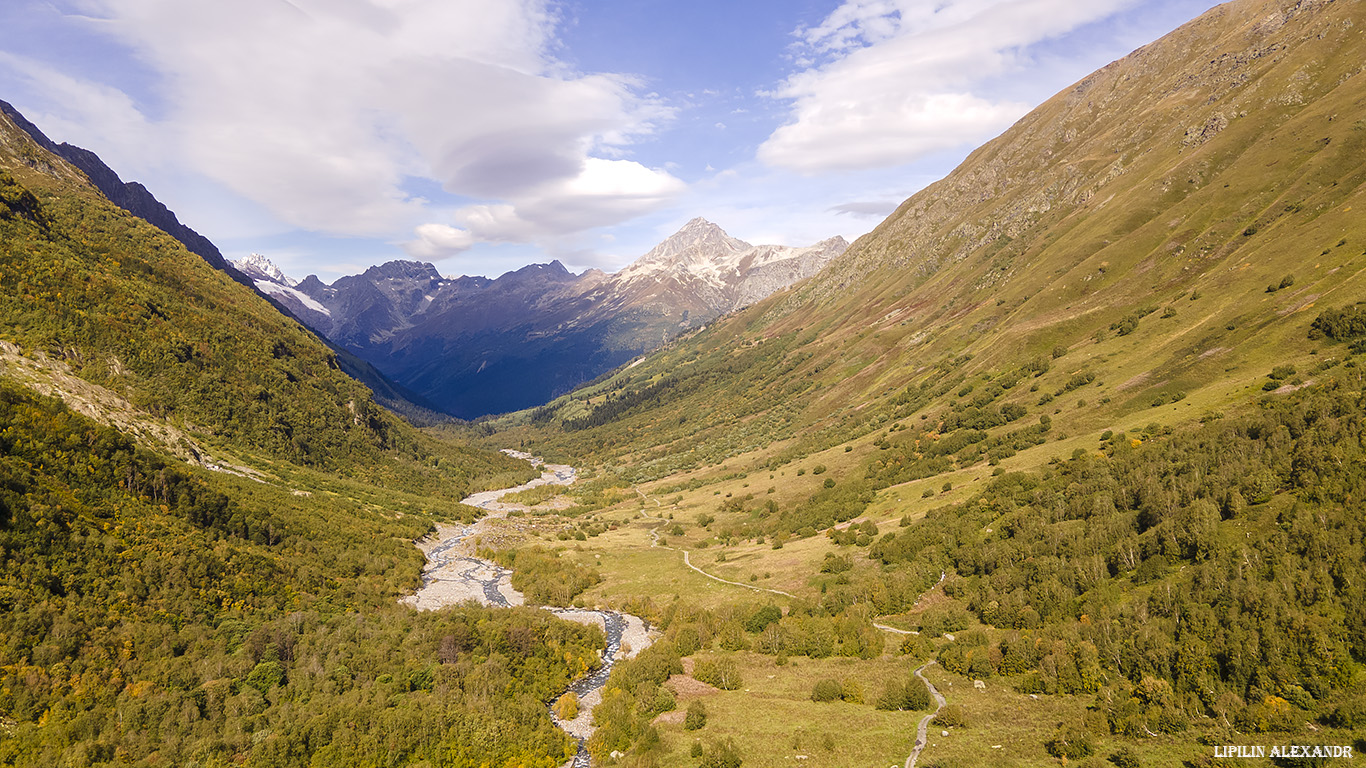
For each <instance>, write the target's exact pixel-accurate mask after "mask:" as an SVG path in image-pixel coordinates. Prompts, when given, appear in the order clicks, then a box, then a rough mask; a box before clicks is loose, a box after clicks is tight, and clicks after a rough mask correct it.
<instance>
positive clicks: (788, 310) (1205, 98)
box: [551, 2, 1366, 449]
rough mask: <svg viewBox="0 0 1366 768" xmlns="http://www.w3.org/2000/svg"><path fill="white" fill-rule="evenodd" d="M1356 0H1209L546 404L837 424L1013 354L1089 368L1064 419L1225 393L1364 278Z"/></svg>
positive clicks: (1049, 376)
mask: <svg viewBox="0 0 1366 768" xmlns="http://www.w3.org/2000/svg"><path fill="white" fill-rule="evenodd" d="M1360 7H1361V6H1360V4H1359V3H1302V4H1299V5H1296V6H1293V7H1287V8H1285V9H1282V8H1281V7H1280V6H1279V5H1277V4H1276V3H1249V2H1245V3H1237V4H1233V5H1230V6H1220V7H1219V8H1216V9H1214V10H1213V11H1211V12H1209V13H1207V14H1206V15H1204V16H1202V17H1201V18H1200V19H1198V20H1197V21H1195V22H1192V23H1191V24H1189V25H1187V26H1185V27H1182V28H1181V29H1180V30H1178V31H1176V32H1173V33H1172V34H1170V35H1168V36H1167V37H1165V38H1163V39H1162V40H1160V41H1158V42H1155V43H1153V44H1151V45H1149V46H1146V47H1144V48H1141V49H1139V50H1138V51H1136V52H1134V53H1133V54H1131V55H1130V56H1128V57H1126V58H1124V59H1122V60H1119V61H1116V62H1114V63H1112V64H1110V65H1108V66H1107V67H1105V68H1103V69H1101V70H1099V71H1097V72H1095V73H1094V74H1092V75H1090V76H1088V77H1087V78H1085V79H1083V80H1082V81H1080V82H1078V83H1076V84H1075V85H1073V86H1072V87H1070V88H1068V89H1066V90H1064V91H1063V92H1061V93H1059V94H1058V95H1056V96H1055V97H1053V98H1052V99H1050V100H1048V101H1047V102H1046V103H1044V104H1043V105H1041V106H1040V107H1038V108H1037V109H1035V110H1034V111H1033V112H1031V113H1030V114H1029V115H1027V116H1025V117H1024V118H1022V119H1021V120H1020V121H1019V122H1018V123H1017V124H1016V125H1014V126H1013V127H1012V128H1010V129H1009V130H1008V131H1006V132H1005V133H1004V134H1003V135H1001V136H1000V137H998V138H997V139H995V140H993V141H991V142H989V143H987V144H986V145H984V146H983V147H981V148H980V149H978V150H977V151H975V152H973V153H972V154H971V155H970V156H969V157H968V158H967V160H966V161H964V163H963V164H962V165H960V166H959V167H958V168H957V169H955V170H954V171H953V172H952V173H950V174H949V175H948V176H947V177H946V178H944V179H943V180H941V181H938V182H936V183H934V184H932V185H930V186H929V187H927V188H926V189H925V190H923V191H922V192H920V193H918V194H916V195H915V196H913V197H911V198H910V199H909V200H907V201H906V202H904V203H903V204H902V205H901V206H900V208H899V209H898V210H897V211H896V212H895V213H894V214H892V215H891V216H890V217H889V218H888V219H887V220H886V221H884V222H883V223H882V224H880V225H879V226H878V227H877V228H876V229H875V230H874V231H873V232H871V233H870V234H868V235H866V236H864V237H862V238H860V239H859V240H858V241H857V242H855V243H854V244H853V245H852V246H850V247H849V248H848V250H846V251H845V252H844V253H843V255H841V256H840V257H838V258H836V259H834V260H833V261H832V262H831V263H830V264H829V265H828V266H827V267H826V268H825V269H824V270H823V271H821V272H820V273H818V274H817V275H816V276H815V277H813V278H812V279H810V280H807V281H806V282H804V283H802V284H800V285H798V286H797V287H796V288H794V289H793V290H791V291H787V292H784V293H781V294H778V295H776V296H773V297H770V298H769V299H766V300H764V301H761V302H758V303H757V304H755V305H753V306H751V307H749V308H748V309H746V310H744V311H741V312H739V313H738V314H736V315H735V316H733V317H731V318H727V319H725V320H723V321H721V322H718V323H715V324H713V325H712V326H710V327H709V328H708V329H707V330H706V331H705V332H703V333H700V334H696V335H693V336H690V337H689V338H688V339H687V340H686V341H685V342H681V343H678V344H674V345H671V346H669V347H668V348H666V349H665V350H664V351H663V352H661V353H659V354H656V355H654V356H652V357H650V358H648V359H646V360H645V361H644V362H643V363H641V364H640V365H638V366H636V367H634V368H632V369H631V370H629V371H622V372H619V373H618V374H617V375H616V376H614V377H613V378H612V379H611V380H609V381H607V382H605V383H604V384H603V385H602V386H601V387H598V388H590V389H587V390H585V391H584V392H582V393H578V394H575V395H572V396H571V397H569V398H566V399H564V400H561V401H557V402H556V403H552V408H551V411H553V412H556V413H559V414H561V417H560V418H562V419H564V420H565V421H566V422H567V423H574V424H584V423H587V422H584V421H582V420H583V419H592V420H594V421H603V422H604V423H607V422H616V421H629V420H631V419H635V420H637V421H640V422H644V421H654V420H656V419H658V418H660V412H659V409H658V406H660V405H661V404H664V405H667V407H669V408H670V409H676V412H677V413H688V414H708V415H707V416H705V417H703V418H702V420H701V421H700V422H699V420H698V419H697V417H695V416H694V417H690V418H689V419H688V421H687V424H686V426H682V427H679V428H677V429H671V430H657V431H655V432H652V434H653V435H654V436H655V438H656V439H658V440H660V441H661V445H663V444H667V442H668V441H669V440H671V439H680V440H682V439H685V437H686V441H687V443H688V444H691V443H693V442H696V441H704V442H705V441H707V440H712V439H722V438H723V436H725V437H724V439H726V440H729V439H731V437H732V433H731V431H730V428H729V425H730V424H732V423H733V422H734V420H736V419H741V418H746V419H752V418H756V417H757V418H760V419H764V418H776V414H778V413H782V414H783V417H782V418H781V419H777V421H778V422H779V423H781V425H782V426H781V428H779V429H778V431H777V432H776V433H771V434H770V435H769V437H773V436H775V435H777V436H787V437H791V436H796V435H806V434H810V435H815V434H818V433H821V432H822V431H824V432H825V434H826V435H827V436H826V437H822V438H820V440H819V441H817V442H816V443H813V445H815V444H821V442H825V444H829V441H831V440H833V441H835V442H839V440H841V439H843V436H847V435H851V434H857V433H859V432H860V430H862V431H868V430H872V429H875V428H876V425H877V424H878V423H879V422H880V421H881V420H882V419H883V418H884V417H885V416H888V415H889V414H896V413H900V412H901V411H903V410H905V405H906V404H905V403H903V404H902V405H901V406H898V405H896V401H897V400H898V398H902V399H904V398H905V397H907V395H906V392H907V388H908V387H910V388H912V389H914V388H916V387H919V386H920V384H921V383H922V382H925V383H929V382H934V381H942V380H944V379H945V377H949V378H953V379H957V378H962V379H965V380H970V379H972V378H973V377H974V376H988V375H999V373H1000V372H1003V371H1006V370H1010V369H1012V368H1015V367H1018V366H1021V365H1028V366H1032V367H1033V369H1034V370H1036V371H1038V370H1047V371H1048V372H1047V373H1045V374H1044V375H1043V377H1042V379H1041V381H1040V382H1039V386H1041V387H1043V386H1047V385H1048V384H1050V383H1052V381H1053V379H1055V378H1061V379H1062V380H1063V382H1064V383H1065V382H1066V380H1067V378H1068V377H1070V376H1072V375H1078V374H1085V373H1088V372H1090V373H1095V374H1096V377H1097V378H1096V381H1097V382H1098V383H1099V386H1098V385H1097V384H1095V383H1093V384H1092V385H1091V387H1090V389H1091V390H1092V391H1091V392H1089V393H1088V395H1087V396H1086V397H1085V400H1086V404H1085V405H1083V406H1081V407H1076V406H1075V405H1074V406H1073V407H1070V408H1067V409H1064V410H1063V412H1062V413H1060V414H1052V410H1053V409H1055V408H1056V407H1057V406H1050V407H1049V408H1048V409H1047V410H1048V412H1049V415H1052V416H1053V418H1054V423H1055V424H1058V423H1059V422H1065V423H1067V429H1068V430H1069V431H1079V430H1080V431H1090V430H1093V429H1103V428H1105V426H1107V425H1111V424H1114V423H1123V422H1124V421H1125V420H1127V419H1131V418H1139V414H1145V413H1147V412H1148V411H1149V408H1150V403H1151V402H1153V401H1155V400H1156V399H1160V398H1162V397H1166V398H1168V399H1169V400H1170V398H1171V397H1174V396H1176V395H1179V394H1183V393H1184V394H1186V395H1190V396H1191V398H1192V399H1195V397H1196V395H1197V394H1199V395H1200V397H1199V401H1200V402H1201V403H1203V404H1204V407H1206V408H1211V409H1212V408H1216V407H1219V404H1221V403H1225V402H1237V401H1238V398H1240V397H1242V393H1241V392H1240V390H1241V389H1243V388H1245V387H1247V386H1248V385H1249V384H1253V383H1255V384H1256V385H1257V386H1260V385H1261V383H1262V381H1263V380H1264V379H1263V378H1261V377H1264V375H1265V373H1266V371H1269V370H1270V369H1271V367H1272V365H1271V364H1270V363H1271V362H1272V361H1276V360H1279V359H1282V358H1284V359H1287V360H1289V359H1292V358H1303V360H1309V359H1310V358H1309V357H1307V356H1308V352H1309V351H1310V346H1309V345H1307V344H1306V342H1305V334H1306V333H1307V330H1308V327H1309V324H1310V323H1311V322H1312V321H1313V320H1314V318H1315V315H1316V308H1322V307H1325V306H1341V305H1344V304H1351V303H1353V302H1355V301H1357V300H1358V299H1360V298H1361V295H1360V291H1359V289H1358V287H1357V280H1359V279H1360V278H1358V274H1359V273H1360V271H1361V269H1362V265H1361V263H1360V257H1361V254H1362V252H1363V249H1366V231H1363V228H1362V219H1361V217H1360V216H1359V215H1358V214H1357V213H1356V212H1359V211H1360V210H1362V208H1361V203H1360V201H1359V198H1360V197H1361V195H1362V183H1363V181H1366V166H1363V160H1362V158H1363V157H1364V156H1363V155H1362V154H1360V153H1359V152H1358V149H1359V148H1360V147H1361V146H1362V145H1363V142H1364V141H1366V131H1364V129H1363V125H1364V124H1363V123H1362V122H1360V121H1359V120H1356V119H1349V118H1348V117H1347V116H1351V115H1356V114H1360V113H1361V104H1362V100H1363V98H1364V97H1363V83H1366V79H1363V78H1362V77H1361V76H1360V74H1361V73H1360V68H1359V65H1358V63H1357V61H1358V59H1357V58H1354V57H1355V56H1356V54H1357V53H1358V52H1359V50H1360V49H1361V35H1360V34H1358V33H1357V31H1354V30H1355V27H1353V26H1351V24H1352V23H1353V18H1354V14H1356V13H1357V11H1358V10H1359V8H1360ZM1258 14H1260V15H1258ZM1354 211H1356V212H1354ZM1268 288H1269V289H1270V290H1268ZM736 360H748V361H750V362H748V363H745V364H740V363H737V362H736ZM687 361H694V362H687ZM1311 362H1312V361H1311ZM685 363H687V364H686V365H685ZM1302 364H1303V363H1302ZM718 366H719V367H720V369H722V370H726V371H732V372H733V373H732V374H727V375H718V374H717V368H718ZM1308 367H1313V366H1312V365H1309V366H1308ZM1263 368H1265V370H1263ZM661 378H662V379H663V381H664V383H665V384H674V385H675V386H672V387H671V386H665V385H664V384H661V381H660V380H661ZM693 378H696V379H705V380H706V381H708V382H709V384H708V385H707V387H706V388H704V389H699V388H696V387H694V386H692V385H691V384H689V385H688V386H683V384H684V382H690V381H692V379H693ZM718 387H733V388H734V389H733V391H731V392H730V393H728V394H727V395H725V396H723V395H722V394H721V392H722V391H723V390H721V389H718ZM647 389H648V390H650V391H651V392H652V394H651V400H650V402H651V403H652V404H653V405H654V407H653V408H649V409H646V408H640V409H639V414H640V415H639V416H637V417H627V414H629V413H635V412H636V411H635V410H632V409H631V408H628V407H627V403H629V402H630V401H631V398H632V397H633V393H640V394H639V396H641V397H643V396H644V394H643V393H644V392H645V391H646V390H647ZM604 390H611V391H613V392H614V393H615V394H614V395H613V397H611V398H609V399H608V400H605V401H604V400H603V399H602V398H601V397H600V395H601V393H602V392H603V391H604ZM673 390H676V393H675V392H674V391H673ZM741 391H747V392H758V393H766V394H767V393H771V396H760V397H740V396H738V393H739V392H741ZM802 391H805V392H809V393H810V397H804V398H800V399H797V398H794V397H792V395H791V393H793V392H802ZM784 393H786V394H784ZM705 399H715V400H717V401H723V402H724V403H725V407H724V408H720V409H713V408H711V406H707V407H702V406H701V405H700V402H701V401H702V400H705ZM1010 399H1011V400H1018V401H1021V402H1022V403H1023V402H1024V401H1026V400H1029V401H1030V402H1028V403H1027V405H1028V406H1029V407H1030V409H1031V410H1032V411H1037V410H1039V409H1041V408H1042V406H1040V405H1039V404H1037V403H1036V402H1034V401H1037V400H1038V399H1039V396H1038V395H1037V394H1036V395H1033V396H1028V397H1027V396H1025V395H1024V394H1023V393H1020V392H1013V393H1011V395H1010ZM952 400H953V398H952V397H948V398H946V399H944V400H936V402H938V403H939V407H949V406H950V403H951V402H952ZM923 405H924V407H929V404H928V403H924V404H923ZM1170 407H1171V406H1170V404H1169V405H1168V408H1170ZM1182 407H1183V408H1184V407H1185V406H1182ZM608 411H611V412H612V414H613V415H609V414H608ZM936 412H937V411H935V410H934V409H933V408H931V409H930V410H929V411H926V414H927V417H928V416H930V415H932V414H934V413H936ZM595 413H597V414H598V415H597V416H594V414H595ZM699 430H715V432H714V434H713V435H712V436H711V437H707V436H704V435H703V434H701V433H700V432H699ZM756 439H757V438H756ZM812 439H813V440H814V439H815V438H812ZM749 445H750V446H751V447H752V446H753V445H754V444H753V443H751V444H749ZM737 449H738V448H737Z"/></svg>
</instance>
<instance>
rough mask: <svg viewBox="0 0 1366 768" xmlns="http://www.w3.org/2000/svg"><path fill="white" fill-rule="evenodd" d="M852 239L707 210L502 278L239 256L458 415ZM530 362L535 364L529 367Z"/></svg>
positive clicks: (657, 336) (746, 292) (804, 271)
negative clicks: (648, 234) (632, 246)
mask: <svg viewBox="0 0 1366 768" xmlns="http://www.w3.org/2000/svg"><path fill="white" fill-rule="evenodd" d="M845 247H847V243H846V242H845V241H844V240H843V238H839V237H835V238H831V239H829V240H825V241H822V242H820V243H817V244H815V245H813V246H810V247H806V248H792V247H787V246H777V245H762V246H754V245H750V244H749V243H746V242H744V241H741V240H737V239H735V238H732V237H730V236H729V235H727V234H726V233H725V232H724V231H723V230H722V229H721V228H720V227H718V226H716V225H715V224H712V223H711V222H708V221H706V220H704V219H700V218H699V219H694V220H692V221H690V222H688V224H687V225H685V226H684V227H683V228H682V229H680V230H679V231H678V232H677V233H675V234H674V235H673V236H671V237H669V238H668V239H667V240H665V241H664V242H662V243H660V244H659V245H658V246H656V247H655V248H654V249H652V250H651V251H650V252H649V253H647V254H645V255H644V256H643V257H641V258H640V259H639V260H637V261H636V262H634V263H633V264H631V265H630V266H629V267H627V268H626V269H623V270H622V271H620V272H618V273H616V274H614V275H608V274H604V273H602V272H599V271H597V270H589V271H587V272H585V273H583V274H581V275H574V274H572V273H570V272H569V271H568V270H567V269H566V268H565V267H564V265H563V264H561V263H559V262H558V261H554V262H551V263H549V264H533V265H530V266H527V267H524V268H522V269H519V270H516V271H514V272H509V273H507V274H505V275H503V276H501V277H499V278H497V279H494V280H490V279H487V278H483V277H459V278H454V279H447V278H444V277H442V276H441V275H440V273H438V272H437V271H436V268H435V267H434V266H432V265H431V264H425V263H421V262H412V261H393V262H389V263H387V264H384V265H381V266H377V267H371V268H370V269H368V270H366V271H365V273H364V274H361V275H353V276H349V277H343V278H341V279H339V280H337V281H336V282H334V283H332V284H331V285H325V284H324V283H323V282H322V281H320V280H318V278H317V277H316V276H312V275H310V276H309V277H307V278H305V279H304V280H302V281H300V282H298V283H295V282H294V281H293V280H291V279H289V278H288V277H286V276H285V275H284V274H283V273H282V272H280V270H279V269H278V268H277V267H276V266H275V265H273V264H271V263H270V262H269V260H268V259H265V258H264V257H259V256H254V257H252V258H251V259H250V260H242V261H239V262H236V263H235V266H236V267H237V269H238V270H239V271H241V272H242V273H243V274H244V275H248V276H249V277H251V278H252V279H253V280H254V281H255V285H256V287H257V288H258V289H260V290H261V291H263V292H266V293H268V294H270V295H271V297H272V298H274V299H276V300H277V301H279V302H281V303H282V304H283V305H285V306H286V307H288V309H289V311H290V312H291V313H292V314H294V315H295V316H296V317H298V318H299V319H300V320H302V321H303V322H304V323H306V324H307V325H309V327H311V328H313V329H315V330H317V331H318V332H319V333H321V334H323V335H324V336H326V337H327V338H328V339H329V340H331V341H332V342H333V343H335V344H337V345H339V346H341V347H343V348H345V349H347V350H350V351H351V352H354V353H355V354H356V355H358V356H359V357H361V358H362V359H364V360H367V361H368V362H370V363H372V364H373V365H374V366H375V367H376V368H378V369H379V370H380V371H383V372H384V374H385V375H387V376H389V377H390V378H392V379H393V380H394V381H396V382H398V383H399V384H401V385H402V386H403V387H406V388H407V389H409V390H412V391H414V392H416V393H418V395H419V396H421V397H424V398H426V399H427V400H429V401H430V402H432V403H436V404H437V406H438V407H440V408H441V409H442V410H445V411H448V412H450V413H452V414H455V415H457V416H460V417H462V418H474V417H477V416H482V415H485V414H489V413H501V412H506V411H510V410H516V409H518V408H526V407H530V406H534V405H539V404H541V403H544V402H546V401H547V400H549V399H550V398H552V397H554V396H556V395H558V394H561V393H564V392H567V391H569V390H570V389H572V388H573V387H575V386H578V385H580V384H582V383H584V382H586V381H590V380H592V379H594V378H596V377H598V376H600V375H601V374H603V373H605V372H607V371H609V370H611V369H612V368H615V367H617V366H619V365H622V364H623V363H626V362H628V361H629V360H631V359H633V358H635V357H637V356H639V355H640V354H641V353H643V352H646V351H649V350H651V349H655V348H657V347H658V346H659V345H660V344H663V343H664V342H665V341H667V340H668V339H669V338H672V337H673V336H675V335H677V334H678V333H680V332H682V331H685V330H688V329H689V328H695V327H697V326H700V325H703V324H705V323H707V322H710V321H712V320H714V319H715V318H717V317H719V316H721V315H723V314H726V313H728V312H732V311H734V310H736V309H739V308H740V307H744V306H747V305H748V304H751V303H753V302H754V301H757V300H758V299H761V298H763V297H765V296H768V295H769V294H771V293H773V292H775V291H778V290H781V289H782V288H785V287H787V286H788V285H791V284H792V283H794V282H797V281H799V280H802V279H804V278H806V277H809V276H811V275H812V274H815V272H817V271H818V270H819V269H820V268H821V267H822V266H824V265H825V264H826V263H828V262H829V261H830V259H832V258H834V257H835V256H836V255H838V254H839V253H841V252H842V251H843V250H844V248H845ZM529 373H530V375H528V374H529Z"/></svg>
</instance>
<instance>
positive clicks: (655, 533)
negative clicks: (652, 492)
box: [636, 488, 796, 598]
mask: <svg viewBox="0 0 1366 768" xmlns="http://www.w3.org/2000/svg"><path fill="white" fill-rule="evenodd" d="M636 493H639V494H640V497H641V498H642V499H644V498H647V497H646V496H645V494H644V493H641V491H640V489H639V488H637V489H636ZM655 504H656V505H659V499H655ZM640 516H641V517H643V518H645V519H646V520H658V521H659V522H660V525H658V526H655V527H654V528H651V529H650V546H652V547H659V548H660V549H673V550H677V551H679V552H682V553H683V564H684V565H686V566H688V567H689V568H691V569H693V570H694V571H697V572H698V573H700V574H702V575H703V576H706V577H707V578H709V579H711V580H712V581H719V582H721V583H722V584H730V585H731V586H735V587H744V588H745V589H752V590H754V591H755V592H768V593H770V594H774V595H782V596H784V597H792V598H795V597H796V595H794V594H792V593H791V592H784V591H782V590H781V589H769V588H768V587H760V586H756V585H754V584H745V583H743V582H739V581H730V580H728V579H723V578H721V577H720V576H713V575H711V574H710V573H707V572H706V571H704V570H702V569H701V568H698V567H697V566H695V565H693V564H692V552H691V551H689V550H686V549H680V548H678V547H671V546H668V545H667V544H660V543H659V529H660V528H663V527H664V526H665V525H667V524H668V522H669V521H668V520H666V519H664V518H662V517H652V516H650V515H647V514H645V511H644V510H641V512H640Z"/></svg>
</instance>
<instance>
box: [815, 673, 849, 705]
mask: <svg viewBox="0 0 1366 768" xmlns="http://www.w3.org/2000/svg"><path fill="white" fill-rule="evenodd" d="M842 698H844V686H842V685H840V681H838V680H834V679H832V678H825V679H824V680H818V681H816V684H815V685H814V686H812V688H811V700H812V701H839V700H841V699H842Z"/></svg>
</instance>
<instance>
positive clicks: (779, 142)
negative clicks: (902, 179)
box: [758, 0, 1135, 173]
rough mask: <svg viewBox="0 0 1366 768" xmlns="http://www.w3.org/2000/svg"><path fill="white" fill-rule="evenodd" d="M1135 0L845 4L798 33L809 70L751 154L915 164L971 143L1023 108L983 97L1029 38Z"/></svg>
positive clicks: (794, 165)
mask: <svg viewBox="0 0 1366 768" xmlns="http://www.w3.org/2000/svg"><path fill="white" fill-rule="evenodd" d="M1133 2H1135V0H1091V1H1090V2H1085V3H1079V2H1075V0H848V2H846V3H845V4H844V5H842V6H840V7H839V8H838V9H836V10H835V11H834V12H833V13H831V14H830V16H828V17H827V18H826V19H825V20H824V21H823V22H822V23H821V24H820V25H818V26H815V27H811V28H808V29H802V30H798V38H799V43H798V46H797V47H798V51H797V61H798V62H800V63H799V66H803V67H805V68H804V69H802V70H801V71H799V72H796V73H794V74H793V75H791V76H790V77H788V78H787V80H786V81H784V82H783V83H782V85H781V86H780V87H779V88H778V89H777V90H776V91H774V92H773V93H771V94H769V95H770V96H774V97H777V98H780V99H788V100H791V101H792V102H793V107H792V113H791V116H790V119H789V121H788V122H787V123H786V124H785V125H783V126H781V127H780V128H778V129H777V130H776V131H774V132H773V134H772V135H771V136H769V138H768V139H767V141H765V142H764V143H763V144H762V145H761V146H760V147H759V150H758V157H759V159H760V160H761V161H762V162H764V163H766V164H768V165H772V166H777V167H782V168H787V169H790V170H796V171H800V172H802V173H818V172H823V171H835V170H848V169H860V168H873V167H879V166H886V165H895V164H901V163H907V162H910V161H913V160H915V159H917V158H919V157H922V156H925V155H927V154H929V153H931V152H934V151H937V150H941V149H947V148H950V147H956V146H960V145H963V144H970V143H977V142H980V141H982V140H984V139H986V138H989V137H990V136H993V135H995V134H996V133H998V132H1000V131H1001V130H1003V129H1005V128H1006V127H1007V126H1009V125H1010V124H1011V123H1012V122H1014V121H1015V120H1017V119H1018V118H1019V117H1021V116H1022V115H1024V114H1025V112H1027V111H1028V109H1029V106H1030V105H1028V104H1026V103H1024V102H1021V101H1015V100H994V99H992V98H990V97H988V96H985V95H982V94H981V93H980V90H981V87H982V86H983V84H985V83H988V82H989V81H990V80H991V79H992V78H999V77H1002V76H1006V75H1009V74H1011V73H1012V72H1013V71H1014V70H1015V69H1017V67H1018V66H1019V64H1020V60H1021V58H1022V57H1023V56H1024V55H1025V54H1026V52H1027V49H1028V47H1029V46H1031V45H1035V44H1037V43H1040V42H1043V41H1046V40H1049V39H1052V38H1056V37H1058V36H1060V35H1063V34H1066V33H1067V32H1069V31H1072V30H1074V29H1076V28H1078V27H1080V26H1083V25H1085V24H1088V23H1091V22H1094V21H1097V20H1100V19H1103V18H1105V17H1107V16H1109V15H1112V14H1114V13H1116V12H1117V11H1119V10H1121V9H1122V8H1124V7H1126V6H1128V5H1131V4H1132V3H1133Z"/></svg>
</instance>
